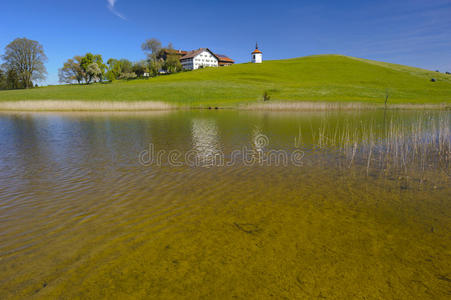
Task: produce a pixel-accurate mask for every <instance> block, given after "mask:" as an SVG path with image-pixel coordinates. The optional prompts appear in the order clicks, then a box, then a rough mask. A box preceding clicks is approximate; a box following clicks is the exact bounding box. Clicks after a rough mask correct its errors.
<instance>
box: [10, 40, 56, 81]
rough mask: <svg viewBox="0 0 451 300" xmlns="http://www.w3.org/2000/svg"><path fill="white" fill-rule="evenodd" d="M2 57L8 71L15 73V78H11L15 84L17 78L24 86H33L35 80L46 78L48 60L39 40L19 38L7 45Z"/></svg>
mask: <svg viewBox="0 0 451 300" xmlns="http://www.w3.org/2000/svg"><path fill="white" fill-rule="evenodd" d="M2 58H3V60H4V62H5V63H4V65H3V68H4V69H5V70H7V71H6V72H7V73H8V74H15V75H14V78H11V80H12V81H14V86H17V85H16V82H15V81H16V80H19V81H20V83H19V84H18V86H20V87H23V88H32V87H33V86H34V85H33V81H40V80H45V77H46V74H47V70H46V68H45V66H44V63H45V62H46V61H47V56H46V55H45V53H44V48H43V47H42V45H41V44H39V42H37V41H33V40H29V39H27V38H17V39H15V40H14V41H12V42H11V43H9V44H8V45H7V46H6V47H5V54H4V55H3V56H2ZM16 88H17V87H16Z"/></svg>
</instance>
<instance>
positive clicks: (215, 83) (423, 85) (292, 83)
mask: <svg viewBox="0 0 451 300" xmlns="http://www.w3.org/2000/svg"><path fill="white" fill-rule="evenodd" d="M432 78H435V79H436V82H431V79H432ZM387 89H388V91H389V94H390V98H389V103H390V104H449V103H450V102H451V75H446V74H443V73H437V72H432V71H427V70H423V69H418V68H412V67H407V66H402V65H395V64H389V63H382V62H377V61H370V60H365V59H358V58H352V57H346V56H340V55H318V56H309V57H302V58H295V59H287V60H277V61H265V62H264V63H263V64H261V65H256V64H237V65H234V66H230V67H224V68H208V69H202V70H197V71H192V72H184V73H179V74H174V75H168V76H160V77H157V78H151V79H143V80H131V81H116V82H113V83H105V84H93V85H89V86H86V85H66V86H49V87H41V88H37V89H31V90H14V91H0V102H1V101H19V100H25V101H26V100H88V101H131V102H137V101H161V102H165V103H170V104H174V105H177V106H178V105H181V106H189V107H199V106H201V107H205V106H222V107H224V106H235V105H237V104H252V103H259V102H263V100H262V99H263V93H264V92H265V91H267V92H268V93H269V95H270V97H271V100H270V102H271V103H274V102H277V101H284V102H288V101H313V102H317V101H318V102H321V101H323V102H324V101H326V102H361V103H371V104H373V103H374V104H383V103H384V100H385V93H386V90H387Z"/></svg>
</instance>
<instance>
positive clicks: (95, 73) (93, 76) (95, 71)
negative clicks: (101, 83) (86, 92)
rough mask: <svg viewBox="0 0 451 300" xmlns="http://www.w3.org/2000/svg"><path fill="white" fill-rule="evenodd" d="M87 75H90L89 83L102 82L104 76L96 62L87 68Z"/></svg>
mask: <svg viewBox="0 0 451 300" xmlns="http://www.w3.org/2000/svg"><path fill="white" fill-rule="evenodd" d="M86 73H87V74H88V78H89V79H88V83H90V82H92V81H94V82H95V81H97V80H100V78H101V76H102V70H101V69H100V67H99V65H98V64H97V63H95V62H93V63H91V64H89V66H88V67H87V68H86Z"/></svg>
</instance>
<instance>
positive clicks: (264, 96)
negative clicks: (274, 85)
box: [263, 91, 271, 101]
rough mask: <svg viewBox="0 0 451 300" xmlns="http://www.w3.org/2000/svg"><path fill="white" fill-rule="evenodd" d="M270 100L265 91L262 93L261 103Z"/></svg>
mask: <svg viewBox="0 0 451 300" xmlns="http://www.w3.org/2000/svg"><path fill="white" fill-rule="evenodd" d="M269 100H271V96H270V95H269V93H268V91H265V92H264V93H263V101H269Z"/></svg>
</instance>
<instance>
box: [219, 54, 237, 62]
mask: <svg viewBox="0 0 451 300" xmlns="http://www.w3.org/2000/svg"><path fill="white" fill-rule="evenodd" d="M215 55H216V57H217V58H218V59H219V61H220V62H229V63H234V62H235V61H234V60H233V59H231V58H230V57H228V56H227V55H223V54H215Z"/></svg>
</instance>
